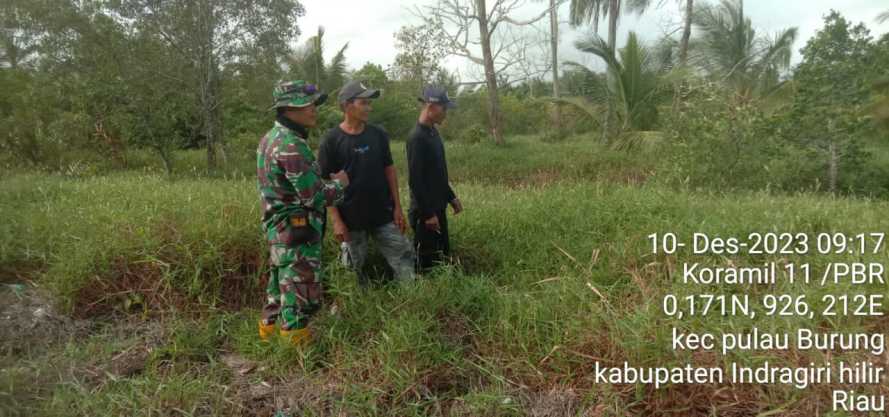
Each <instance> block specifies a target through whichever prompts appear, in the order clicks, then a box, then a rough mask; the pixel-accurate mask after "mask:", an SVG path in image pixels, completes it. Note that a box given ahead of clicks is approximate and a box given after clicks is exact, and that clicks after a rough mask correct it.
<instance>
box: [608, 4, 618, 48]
mask: <svg viewBox="0 0 889 417" xmlns="http://www.w3.org/2000/svg"><path fill="white" fill-rule="evenodd" d="M620 1H621V0H611V6H610V7H609V9H608V47H609V48H611V50H612V51H616V49H615V48H616V46H617V18H618V16H620Z"/></svg>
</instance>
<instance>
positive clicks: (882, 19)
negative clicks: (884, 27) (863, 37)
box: [877, 10, 889, 23]
mask: <svg viewBox="0 0 889 417" xmlns="http://www.w3.org/2000/svg"><path fill="white" fill-rule="evenodd" d="M887 20H889V10H886V11H885V12H883V13H880V15H879V16H877V22H880V23H883V22H885V21H887Z"/></svg>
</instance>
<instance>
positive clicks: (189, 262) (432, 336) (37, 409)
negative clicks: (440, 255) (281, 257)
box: [0, 137, 889, 416]
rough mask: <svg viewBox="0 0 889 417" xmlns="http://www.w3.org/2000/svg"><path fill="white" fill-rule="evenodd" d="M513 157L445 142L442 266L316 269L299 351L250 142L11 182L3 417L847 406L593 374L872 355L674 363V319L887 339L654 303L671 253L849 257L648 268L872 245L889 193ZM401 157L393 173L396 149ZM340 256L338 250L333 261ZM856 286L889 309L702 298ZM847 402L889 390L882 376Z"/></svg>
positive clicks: (631, 162) (881, 289) (669, 272)
mask: <svg viewBox="0 0 889 417" xmlns="http://www.w3.org/2000/svg"><path fill="white" fill-rule="evenodd" d="M509 143H510V144H509V145H508V146H506V147H505V148H496V147H493V146H491V145H487V144H478V145H452V144H449V145H448V146H449V147H448V149H447V152H448V159H449V163H450V171H451V175H452V179H453V180H454V183H455V190H456V192H457V194H458V195H459V196H460V197H461V199H462V200H463V202H464V205H465V207H466V212H465V213H463V214H461V215H460V216H457V217H454V218H452V219H451V224H452V243H453V245H454V246H455V260H456V263H455V265H453V266H451V267H443V268H440V269H438V270H436V271H435V272H434V273H432V274H430V275H429V276H427V277H425V278H424V279H422V280H421V281H419V282H417V283H413V284H409V285H404V286H396V285H389V284H381V285H378V286H375V287H373V288H371V289H368V290H362V289H360V288H359V287H358V286H357V285H356V280H355V276H354V274H353V273H350V272H347V271H345V270H343V269H342V268H341V267H340V266H339V265H335V264H334V263H333V262H328V265H327V272H328V277H329V285H328V287H327V289H328V299H329V301H328V303H327V307H326V308H325V310H324V311H323V312H322V313H321V315H320V316H319V317H318V319H317V320H316V321H315V324H314V326H315V327H314V328H315V333H316V335H317V338H316V343H314V344H313V345H312V346H311V348H309V349H306V350H299V349H295V348H292V347H288V346H284V345H282V344H280V343H261V342H259V341H258V340H257V338H256V337H255V331H256V320H257V318H258V314H259V313H258V308H259V307H260V303H261V301H262V299H263V297H262V292H263V290H262V288H263V284H262V281H263V279H264V277H263V273H264V269H265V265H264V262H265V256H264V248H263V242H262V240H261V235H260V233H259V229H258V227H259V226H258V219H259V207H258V202H257V195H256V190H255V183H254V179H253V177H252V173H251V171H250V165H249V161H250V158H251V157H252V155H250V154H249V152H245V153H244V155H243V156H241V155H236V156H233V157H232V158H233V160H234V161H235V162H232V163H233V164H235V165H236V166H237V168H236V169H234V170H232V172H229V173H228V174H226V175H224V176H222V177H212V178H211V177H204V176H202V175H197V176H195V177H189V172H192V173H197V172H198V171H199V170H198V169H197V168H193V167H194V166H197V163H198V162H196V161H198V159H197V158H198V156H196V155H198V154H197V153H195V154H183V155H181V156H180V158H179V161H178V163H179V164H181V165H178V166H177V171H178V172H179V174H177V175H176V176H175V177H173V178H166V177H164V176H161V175H159V174H157V173H155V172H156V167H155V168H152V166H151V165H150V164H146V165H145V166H143V167H142V168H140V169H136V170H134V172H129V173H120V174H114V175H103V176H81V177H66V176H62V175H50V176H42V175H37V174H17V175H13V176H6V177H4V178H3V179H2V180H0V195H2V198H0V217H2V219H3V220H4V221H3V222H2V223H0V273H2V275H0V278H2V280H0V282H3V283H5V285H4V286H3V289H2V290H0V291H2V292H0V305H3V306H5V307H3V316H4V317H3V319H4V320H6V324H4V326H3V327H2V328H0V331H2V332H3V333H5V334H0V336H2V340H3V341H2V342H0V343H2V344H0V349H2V350H0V354H2V356H0V368H2V370H0V415H9V416H32V415H40V416H75V415H76V416H118V415H128V416H129V415H132V416H253V415H260V416H270V415H273V412H274V410H275V409H284V408H289V409H291V410H299V412H298V413H296V412H295V413H294V415H319V416H328V415H329V416H340V415H348V416H353V415H389V416H423V415H446V416H479V415H484V416H501V415H505V416H526V415H527V416H574V415H584V416H625V415H640V416H648V415H652V416H710V415H714V416H715V415H719V416H756V415H762V416H768V415H777V416H813V415H823V416H841V415H846V414H842V413H830V412H829V410H830V404H829V402H830V396H829V393H830V391H831V390H832V389H834V388H837V385H836V384H834V385H831V386H815V387H812V388H809V389H806V390H798V389H796V388H793V387H790V386H786V385H771V386H760V385H742V384H737V385H732V384H724V385H682V384H677V385H669V386H666V387H663V388H661V389H660V390H654V389H652V388H651V387H647V386H643V385H641V384H640V385H613V386H609V385H602V384H594V376H593V366H594V363H595V362H596V361H600V362H602V363H607V364H619V363H622V362H623V361H628V362H630V363H631V364H633V365H635V366H656V365H662V366H664V365H679V364H684V363H689V362H690V363H693V364H695V365H700V366H720V365H725V364H727V363H728V362H729V361H738V362H740V363H744V364H757V363H762V362H764V361H770V362H773V363H784V364H805V363H808V362H816V363H818V362H824V361H825V360H828V359H829V360H839V359H841V358H848V359H853V358H861V357H862V356H863V355H865V354H864V353H863V352H855V353H842V352H817V351H814V352H801V351H796V350H790V351H782V352H766V351H755V352H733V353H730V354H729V355H727V356H722V355H721V354H718V353H716V352H707V351H697V352H687V351H680V352H676V351H673V350H672V349H671V348H670V339H671V329H672V328H673V327H677V328H680V329H682V330H685V331H697V332H702V331H721V330H724V329H738V330H743V329H749V328H751V327H753V326H754V325H756V326H757V327H759V328H760V329H768V330H769V331H781V330H791V329H797V328H800V327H811V328H817V329H822V330H835V331H852V330H857V329H870V330H879V331H882V332H886V331H887V328H889V321H886V320H872V319H871V320H864V319H862V318H856V317H846V318H837V319H836V320H820V319H819V320H807V319H799V318H789V317H780V318H779V317H770V318H765V317H762V316H761V317H759V318H757V319H756V320H755V321H754V320H750V319H748V318H744V317H714V316H709V317H706V318H693V319H684V320H678V319H676V318H669V317H666V316H665V315H664V314H663V313H662V311H661V300H662V298H663V296H664V295H665V294H668V293H669V294H676V295H677V296H680V297H681V296H684V295H688V294H692V293H700V292H701V290H700V289H699V288H690V287H689V286H684V285H682V284H681V283H680V282H679V281H678V280H677V279H676V274H677V268H679V267H678V265H679V264H680V263H682V262H687V261H700V262H705V263H709V264H718V265H726V264H735V265H759V264H762V263H763V262H768V261H776V262H780V263H787V262H793V261H801V260H805V261H806V262H810V263H812V264H813V265H823V264H825V263H827V262H830V261H851V260H853V259H857V258H856V257H852V256H847V255H842V256H836V257H830V256H815V255H810V256H806V257H802V256H786V255H782V256H774V257H770V256H700V257H694V256H683V257H675V256H666V255H662V254H658V255H655V254H652V250H651V244H650V242H649V240H648V238H647V236H648V235H650V234H651V233H665V232H673V233H676V234H677V235H680V236H690V235H691V234H692V233H693V232H702V233H707V234H710V235H721V236H746V235H747V233H749V232H752V231H760V232H770V231H772V232H805V233H819V232H847V233H860V232H881V231H886V230H887V229H889V219H887V218H886V216H885V215H884V213H886V211H887V209H889V203H886V202H883V201H871V200H865V199H847V198H832V197H828V196H824V195H818V194H796V195H776V194H772V193H766V192H759V193H754V192H743V193H720V192H716V191H709V192H707V191H700V190H685V189H681V188H677V187H675V186H668V185H665V184H663V183H661V182H660V181H659V180H658V178H657V175H656V174H655V172H654V171H653V170H652V169H651V168H650V167H651V166H652V165H653V164H652V161H655V160H657V154H656V153H650V154H645V153H643V154H641V155H639V156H637V157H634V158H632V159H630V158H627V157H626V155H624V154H621V153H618V152H615V151H611V150H608V149H605V148H603V147H600V146H598V145H595V144H593V143H590V142H589V141H588V140H586V139H584V138H574V139H571V140H568V141H566V142H560V143H542V142H539V141H538V140H537V139H536V138H534V137H522V138H513V139H512V140H511V141H510V142H509ZM393 153H394V154H395V156H396V159H397V161H396V164H397V165H398V166H399V167H400V168H402V169H403V168H404V161H403V153H404V151H403V147H401V145H398V144H396V145H395V147H394V149H393ZM238 158H240V159H238ZM189 161H195V162H194V164H195V165H193V166H192V168H193V169H190V168H189V163H190V162H189ZM237 161H240V162H237ZM401 183H402V185H404V184H406V178H405V177H404V173H403V171H402V177H401ZM401 194H402V196H406V195H407V193H406V192H405V191H404V190H402V193H401ZM405 203H406V202H405ZM335 248H336V246H335V244H334V242H332V241H331V240H330V237H329V236H328V240H327V242H326V247H325V251H326V252H325V254H326V258H325V259H332V258H333V257H334V250H335ZM887 255H889V252H887V251H885V250H883V251H881V252H880V253H877V254H874V255H871V256H868V257H866V260H868V261H873V262H886V258H887ZM375 264H376V265H382V263H381V262H380V260H379V259H376V261H375ZM782 282H784V281H782ZM865 289H866V290H867V291H870V292H871V293H876V294H884V296H889V287H887V286H886V285H885V284H883V285H872V286H869V287H865V288H855V289H852V288H839V289H837V288H834V289H825V288H818V287H814V286H802V285H795V286H792V285H789V284H787V283H786V282H784V283H783V284H779V286H778V287H777V288H763V287H754V286H740V287H725V288H711V289H709V290H712V291H711V292H714V293H725V294H732V293H747V294H754V295H755V294H761V293H764V292H775V293H789V294H794V295H798V294H806V295H807V296H809V297H810V298H813V299H818V298H820V296H821V295H823V294H825V293H826V292H829V291H839V290H848V291H850V292H851V291H862V290H865ZM47 300H51V303H52V307H50V306H48V305H46V302H47ZM37 310H40V311H41V312H40V314H37ZM5 317H9V318H5ZM885 358H886V356H885V354H884V355H883V357H882V358H877V359H878V360H885ZM852 388H855V387H854V386H853V387H852ZM860 390H862V391H868V392H872V393H880V394H883V395H886V394H889V388H887V386H886V385H885V384H884V385H882V386H877V387H873V386H871V387H867V388H860ZM826 410H827V411H826Z"/></svg>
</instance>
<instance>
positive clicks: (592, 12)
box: [568, 0, 622, 51]
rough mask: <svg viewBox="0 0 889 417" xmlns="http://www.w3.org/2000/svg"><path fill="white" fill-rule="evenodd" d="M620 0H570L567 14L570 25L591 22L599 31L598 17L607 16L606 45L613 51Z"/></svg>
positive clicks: (615, 41) (594, 28) (595, 29)
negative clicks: (569, 9) (569, 10)
mask: <svg viewBox="0 0 889 417" xmlns="http://www.w3.org/2000/svg"><path fill="white" fill-rule="evenodd" d="M621 3H622V2H621V0H571V5H570V8H571V12H570V14H569V15H568V18H569V21H570V22H571V25H572V26H580V25H582V24H585V23H592V24H593V30H594V31H597V32H598V31H599V19H600V18H603V19H604V18H605V17H608V47H609V48H611V50H612V51H613V50H614V49H615V45H616V43H617V19H618V17H619V16H620V13H621Z"/></svg>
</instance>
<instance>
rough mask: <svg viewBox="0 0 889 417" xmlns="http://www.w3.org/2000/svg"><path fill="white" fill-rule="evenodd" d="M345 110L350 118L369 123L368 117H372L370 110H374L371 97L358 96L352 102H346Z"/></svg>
mask: <svg viewBox="0 0 889 417" xmlns="http://www.w3.org/2000/svg"><path fill="white" fill-rule="evenodd" d="M344 110H345V113H346V115H347V116H349V117H350V118H352V119H356V120H360V121H362V122H365V123H367V119H368V118H369V117H370V111H371V110H372V109H371V107H370V99H367V98H356V99H355V100H352V101H351V102H346V107H345V109H344Z"/></svg>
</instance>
